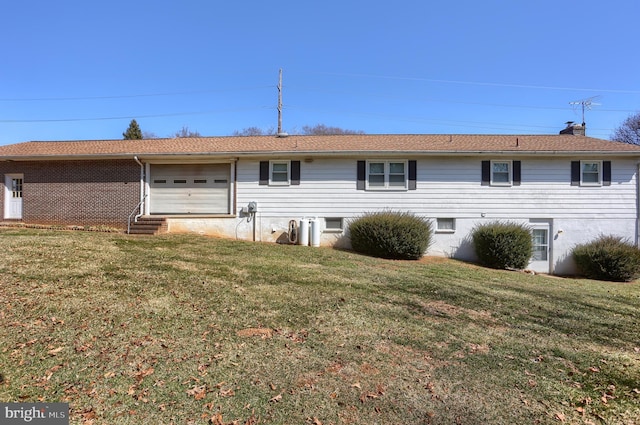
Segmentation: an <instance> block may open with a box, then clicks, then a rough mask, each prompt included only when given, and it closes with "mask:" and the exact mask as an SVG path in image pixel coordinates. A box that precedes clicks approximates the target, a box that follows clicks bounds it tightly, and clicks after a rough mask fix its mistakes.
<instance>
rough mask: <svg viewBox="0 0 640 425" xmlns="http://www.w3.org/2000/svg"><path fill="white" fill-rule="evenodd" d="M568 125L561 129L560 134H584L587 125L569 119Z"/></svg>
mask: <svg viewBox="0 0 640 425" xmlns="http://www.w3.org/2000/svg"><path fill="white" fill-rule="evenodd" d="M566 124H567V127H566V128H563V129H562V130H560V134H572V135H574V136H584V135H585V134H586V129H587V126H586V124H585V123H582V124H576V123H574V122H573V121H567V123H566Z"/></svg>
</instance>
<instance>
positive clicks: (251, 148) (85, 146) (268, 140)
mask: <svg viewBox="0 0 640 425" xmlns="http://www.w3.org/2000/svg"><path fill="white" fill-rule="evenodd" d="M392 152H393V153H412V154H434V155H435V154H447V155H452V154H462V155H464V154H515V153H518V154H523V155H529V154H544V153H546V154H556V155H563V154H564V155H569V154H599V155H602V154H604V155H623V156H629V155H630V156H633V155H638V156H640V146H637V145H630V144H625V143H618V142H610V141H607V140H602V139H596V138H592V137H585V136H575V135H461V134H454V135H443V134H440V135H438V134H432V135H418V134H416V135H403V134H387V135H382V134H380V135H368V134H358V135H336V136H328V135H322V136H288V137H276V136H249V137H200V138H176V139H147V140H84V141H59V142H24V143H17V144H13V145H6V146H0V159H4V160H37V159H63V158H64V159H74V158H75V159H88V158H130V157H133V156H139V157H141V158H144V157H156V156H217V157H224V156H227V157H229V156H265V155H267V156H269V155H270V156H273V155H283V154H287V155H309V154H314V155H323V156H324V155H326V156H328V155H353V154H362V153H367V154H388V153H392Z"/></svg>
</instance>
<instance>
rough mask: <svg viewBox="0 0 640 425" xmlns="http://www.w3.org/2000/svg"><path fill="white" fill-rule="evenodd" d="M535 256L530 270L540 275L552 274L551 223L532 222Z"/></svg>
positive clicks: (532, 257)
mask: <svg viewBox="0 0 640 425" xmlns="http://www.w3.org/2000/svg"><path fill="white" fill-rule="evenodd" d="M530 225H531V237H532V242H533V255H532V256H531V262H530V263H529V269H531V270H533V271H535V272H539V273H551V258H550V257H551V241H550V239H549V233H550V228H551V224H550V223H549V222H531V223H530Z"/></svg>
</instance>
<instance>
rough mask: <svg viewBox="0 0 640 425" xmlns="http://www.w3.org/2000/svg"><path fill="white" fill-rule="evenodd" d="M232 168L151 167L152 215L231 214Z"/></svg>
mask: <svg viewBox="0 0 640 425" xmlns="http://www.w3.org/2000/svg"><path fill="white" fill-rule="evenodd" d="M229 170H230V165H229V164H151V176H150V179H149V186H150V193H149V201H150V203H149V208H150V212H151V214H228V213H229Z"/></svg>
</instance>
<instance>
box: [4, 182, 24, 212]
mask: <svg viewBox="0 0 640 425" xmlns="http://www.w3.org/2000/svg"><path fill="white" fill-rule="evenodd" d="M23 178H24V177H23V175H22V174H6V175H5V177H4V186H5V192H4V218H8V219H18V220H19V219H22V183H23Z"/></svg>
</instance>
